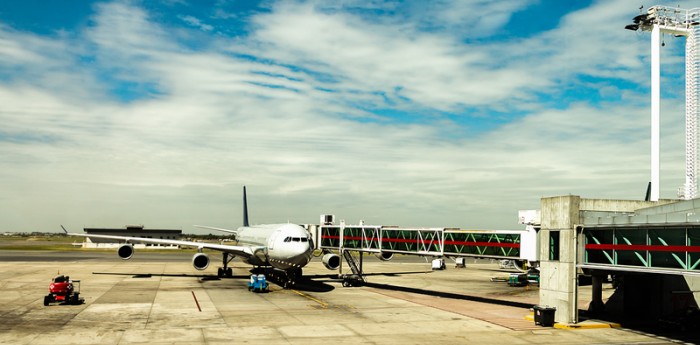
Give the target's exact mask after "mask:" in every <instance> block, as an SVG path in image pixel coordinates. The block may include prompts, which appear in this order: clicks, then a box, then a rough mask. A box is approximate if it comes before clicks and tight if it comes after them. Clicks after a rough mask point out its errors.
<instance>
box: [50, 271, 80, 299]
mask: <svg viewBox="0 0 700 345" xmlns="http://www.w3.org/2000/svg"><path fill="white" fill-rule="evenodd" d="M56 302H62V303H61V304H73V305H78V304H82V303H84V302H85V299H84V298H82V297H80V280H71V279H70V277H68V276H64V275H59V276H56V278H53V280H52V281H51V284H49V294H48V295H46V296H44V305H45V306H48V305H49V304H51V303H56Z"/></svg>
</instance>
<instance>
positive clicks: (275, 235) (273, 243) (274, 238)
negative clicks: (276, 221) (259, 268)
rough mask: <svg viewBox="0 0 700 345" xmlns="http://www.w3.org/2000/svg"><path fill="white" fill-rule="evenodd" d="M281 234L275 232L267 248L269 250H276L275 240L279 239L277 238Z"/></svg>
mask: <svg viewBox="0 0 700 345" xmlns="http://www.w3.org/2000/svg"><path fill="white" fill-rule="evenodd" d="M279 233H280V231H279V230H277V231H275V232H273V233H272V235H271V236H270V240H269V241H268V242H267V247H268V248H269V249H275V240H276V239H277V236H278V235H279Z"/></svg>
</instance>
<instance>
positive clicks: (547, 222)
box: [539, 195, 700, 324]
mask: <svg viewBox="0 0 700 345" xmlns="http://www.w3.org/2000/svg"><path fill="white" fill-rule="evenodd" d="M540 206H541V210H540V211H541V220H540V222H541V224H540V231H539V241H540V269H541V276H540V305H545V306H549V307H555V308H556V314H555V321H556V322H558V323H565V324H573V323H577V322H579V321H580V320H579V309H580V308H581V307H583V308H585V306H578V296H579V292H578V291H579V278H580V277H581V276H587V277H591V281H592V289H591V291H592V296H591V301H592V302H591V304H590V306H588V312H589V314H592V315H613V316H618V317H620V318H622V319H624V320H628V321H648V320H658V319H659V318H662V317H663V316H665V315H673V314H679V313H681V314H682V313H685V312H687V311H689V310H697V308H698V302H697V301H698V299H699V298H700V199H692V200H659V201H633V200H608V199H586V198H581V197H580V196H576V195H567V196H558V197H546V198H542V199H541V202H540ZM611 278H613V279H614V281H615V283H616V284H615V286H616V289H615V292H614V293H613V295H612V296H610V298H609V299H607V300H606V301H604V300H603V298H602V284H603V282H604V281H607V280H608V279H611Z"/></svg>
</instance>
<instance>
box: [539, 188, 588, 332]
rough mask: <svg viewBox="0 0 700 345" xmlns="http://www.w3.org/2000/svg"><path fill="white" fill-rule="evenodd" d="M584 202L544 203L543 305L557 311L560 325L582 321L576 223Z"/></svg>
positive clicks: (548, 200) (557, 200)
mask: <svg viewBox="0 0 700 345" xmlns="http://www.w3.org/2000/svg"><path fill="white" fill-rule="evenodd" d="M580 203H581V197H579V196H576V195H568V196H559V197H548V198H542V199H541V201H540V206H541V230H540V305H542V306H549V307H555V308H557V310H556V313H555V316H554V321H555V322H557V323H565V324H572V323H576V322H578V298H577V294H578V284H577V279H576V255H577V250H576V246H577V233H576V224H578V223H579V211H580V210H579V209H580ZM552 244H553V245H552ZM552 249H554V250H555V252H552Z"/></svg>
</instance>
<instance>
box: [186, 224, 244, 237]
mask: <svg viewBox="0 0 700 345" xmlns="http://www.w3.org/2000/svg"><path fill="white" fill-rule="evenodd" d="M195 227H198V228H200V229H208V230H216V231H223V232H228V233H232V234H234V235H238V230H230V229H224V228H215V227H213V226H204V225H195Z"/></svg>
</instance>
